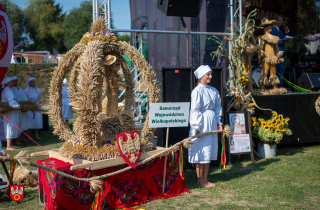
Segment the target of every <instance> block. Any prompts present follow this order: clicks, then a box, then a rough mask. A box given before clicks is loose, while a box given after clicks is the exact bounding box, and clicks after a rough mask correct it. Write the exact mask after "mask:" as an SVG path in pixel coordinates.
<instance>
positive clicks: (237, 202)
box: [0, 122, 320, 210]
mask: <svg viewBox="0 0 320 210" xmlns="http://www.w3.org/2000/svg"><path fill="white" fill-rule="evenodd" d="M70 124H72V122H70ZM40 137H41V138H42V139H41V140H39V141H37V142H38V143H39V144H40V145H41V146H43V147H44V148H45V149H46V150H50V149H56V148H59V147H61V145H62V142H61V141H60V140H59V139H58V137H57V136H54V135H53V134H52V127H50V130H49V131H48V132H41V133H40ZM32 138H34V135H32ZM17 148H18V149H19V150H21V149H24V150H27V151H28V152H29V153H33V152H39V151H42V149H41V148H40V147H38V146H37V145H35V143H33V142H31V141H30V142H29V143H25V144H23V146H21V147H17ZM19 150H17V151H10V152H9V154H11V155H16V154H17V153H18V152H19ZM43 158H46V157H45V156H42V157H36V158H32V161H33V162H35V161H36V160H37V159H43ZM232 160H233V165H232V166H229V165H227V167H226V169H225V170H224V171H223V172H220V171H219V170H218V168H211V169H210V172H209V181H211V182H214V183H216V184H217V187H215V188H201V187H199V186H198V185H197V184H196V180H197V178H196V173H195V171H194V170H185V175H186V184H187V187H188V188H189V189H190V190H191V193H190V194H185V195H183V196H178V197H174V198H170V199H161V200H155V201H152V202H149V203H146V204H145V205H143V206H147V207H150V209H320V166H319V165H320V144H309V145H302V146H301V145H299V146H286V147H285V146H280V147H278V150H277V157H276V158H272V159H262V158H257V157H255V162H254V163H251V161H250V157H249V156H247V157H244V158H243V159H240V158H238V157H237V156H233V157H232ZM7 166H8V167H9V164H7ZM30 169H32V170H35V168H30ZM0 173H1V174H4V172H3V169H2V167H0ZM8 202H9V203H8ZM43 208H44V207H43V206H41V205H40V204H39V198H38V191H35V190H28V191H26V192H25V197H24V199H23V200H22V201H21V202H20V203H15V202H10V197H8V196H7V197H5V198H4V199H3V200H2V201H0V209H27V210H31V209H43Z"/></svg>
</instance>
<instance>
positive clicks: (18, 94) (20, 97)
mask: <svg viewBox="0 0 320 210" xmlns="http://www.w3.org/2000/svg"><path fill="white" fill-rule="evenodd" d="M11 90H12V92H13V94H14V97H15V98H16V99H17V101H18V102H19V101H27V100H28V98H27V96H26V95H25V94H24V92H23V90H22V88H19V87H12V88H11ZM30 124H31V121H30V118H29V115H28V112H23V111H21V110H20V111H19V128H20V129H21V130H22V131H25V130H28V129H30Z"/></svg>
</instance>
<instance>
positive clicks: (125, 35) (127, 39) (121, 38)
mask: <svg viewBox="0 0 320 210" xmlns="http://www.w3.org/2000/svg"><path fill="white" fill-rule="evenodd" d="M117 38H118V40H119V41H124V42H128V43H130V36H129V35H128V34H127V33H125V34H123V35H121V36H120V35H119V36H117Z"/></svg>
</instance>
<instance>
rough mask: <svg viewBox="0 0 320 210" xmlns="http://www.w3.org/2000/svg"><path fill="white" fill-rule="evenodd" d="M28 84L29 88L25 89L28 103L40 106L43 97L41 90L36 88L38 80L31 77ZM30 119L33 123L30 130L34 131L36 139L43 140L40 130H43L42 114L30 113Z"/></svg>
mask: <svg viewBox="0 0 320 210" xmlns="http://www.w3.org/2000/svg"><path fill="white" fill-rule="evenodd" d="M26 84H27V85H28V87H27V88H26V89H24V94H25V95H26V96H27V98H28V101H32V102H34V103H36V104H38V105H39V106H40V103H39V100H40V97H41V92H40V89H39V88H36V80H35V79H34V78H33V77H30V78H29V79H28V80H27V82H26ZM28 115H29V119H30V121H31V126H30V128H31V129H32V130H34V134H35V136H36V139H41V138H40V137H39V129H42V128H43V121H42V112H34V113H33V112H31V111H28Z"/></svg>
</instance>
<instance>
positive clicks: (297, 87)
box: [277, 71, 320, 92]
mask: <svg viewBox="0 0 320 210" xmlns="http://www.w3.org/2000/svg"><path fill="white" fill-rule="evenodd" d="M277 74H278V75H279V76H280V77H281V78H282V79H283V81H285V82H286V83H287V84H288V85H290V86H291V87H293V88H294V89H297V90H300V91H302V92H313V91H312V90H307V89H304V88H302V87H299V86H298V85H295V84H293V83H291V82H290V81H289V80H287V79H286V78H284V77H283V76H282V75H281V74H280V73H279V72H278V71H277ZM315 92H320V90H317V91H315Z"/></svg>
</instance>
